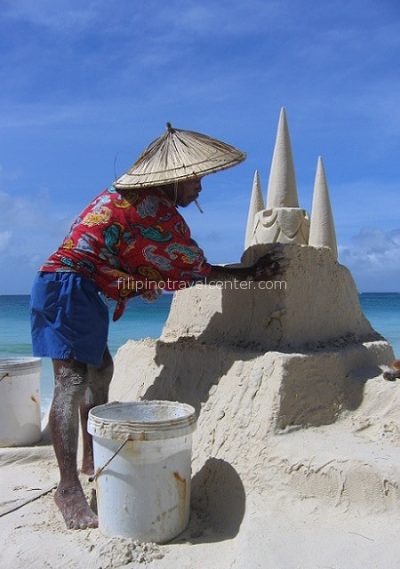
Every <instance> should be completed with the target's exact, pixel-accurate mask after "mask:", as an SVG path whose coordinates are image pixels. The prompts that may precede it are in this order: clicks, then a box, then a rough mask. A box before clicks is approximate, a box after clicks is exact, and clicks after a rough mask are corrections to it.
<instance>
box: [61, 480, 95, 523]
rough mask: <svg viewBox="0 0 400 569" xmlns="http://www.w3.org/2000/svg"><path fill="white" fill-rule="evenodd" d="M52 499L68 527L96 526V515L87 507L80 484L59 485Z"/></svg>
mask: <svg viewBox="0 0 400 569" xmlns="http://www.w3.org/2000/svg"><path fill="white" fill-rule="evenodd" d="M54 500H55V503H56V504H57V506H58V507H59V509H60V512H61V513H62V515H63V517H64V520H65V523H66V526H67V528H68V529H86V528H97V526H98V520H97V516H96V515H95V514H94V513H93V512H92V510H91V509H90V508H89V506H88V504H87V502H86V498H85V495H84V493H83V490H82V487H81V486H80V485H74V486H68V487H66V486H61V485H59V486H58V488H57V490H56V494H55V496H54Z"/></svg>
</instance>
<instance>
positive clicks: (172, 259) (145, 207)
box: [40, 186, 211, 319]
mask: <svg viewBox="0 0 400 569" xmlns="http://www.w3.org/2000/svg"><path fill="white" fill-rule="evenodd" d="M40 270H41V271H45V272H58V271H67V272H78V273H81V274H83V275H85V276H86V277H89V278H90V279H92V280H93V281H94V282H95V283H96V285H97V286H98V288H99V289H100V290H101V291H102V292H103V293H104V294H105V295H106V296H107V297H109V298H112V299H114V300H117V301H118V306H117V309H116V313H115V314H114V319H117V318H119V317H120V316H121V314H122V312H123V308H124V304H125V301H126V299H127V298H129V297H131V296H135V295H137V294H141V293H143V292H145V291H148V290H151V289H152V288H153V289H154V288H156V287H157V283H161V286H162V287H163V288H164V289H166V290H179V289H181V288H184V287H185V286H187V285H189V284H191V283H193V281H196V280H202V279H204V277H206V276H207V274H208V273H209V272H210V270H211V265H209V264H208V263H207V261H206V259H205V257H204V253H203V251H202V250H201V249H200V248H199V247H198V245H197V243H196V242H195V241H194V240H193V239H192V238H191V237H190V230H189V227H188V226H187V224H186V222H185V220H184V219H183V217H182V216H181V215H180V214H179V213H178V211H177V209H176V207H175V206H174V205H173V203H172V202H171V200H170V199H168V197H167V196H166V194H165V193H164V192H163V191H162V190H160V189H153V190H152V189H147V190H129V191H125V192H124V195H122V194H119V193H118V192H117V190H116V189H115V188H114V187H113V186H111V187H109V188H108V189H106V190H104V191H103V192H102V193H101V194H100V195H99V196H97V197H96V198H95V199H94V200H93V201H92V202H91V203H90V204H89V206H88V207H87V208H86V209H85V210H84V211H83V212H82V213H81V215H79V216H78V217H77V219H76V220H75V221H74V222H73V224H72V227H71V229H70V232H69V234H68V235H67V236H66V237H65V239H64V241H63V243H62V245H61V246H60V247H59V248H58V249H57V251H56V252H55V253H53V254H52V255H51V256H50V257H49V259H48V260H47V261H46V263H44V265H42V266H41V267H40ZM159 286H160V285H159Z"/></svg>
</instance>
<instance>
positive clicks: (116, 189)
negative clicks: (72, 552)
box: [31, 125, 280, 529]
mask: <svg viewBox="0 0 400 569" xmlns="http://www.w3.org/2000/svg"><path fill="white" fill-rule="evenodd" d="M182 140H183V143H184V144H183V146H182V148H183V150H182V149H181V150H180V154H179V152H178V154H179V155H178V156H177V155H176V152H177V148H179V143H181V142H182ZM199 141H200V142H199ZM199 144H203V147H201V148H199ZM191 145H192V146H191ZM188 149H189V151H190V152H191V154H190V156H189V157H188V156H187V154H185V153H187V152H188ZM205 149H206V150H208V151H209V152H210V155H211V156H210V158H209V159H207V156H206V155H205V152H206V150H205ZM215 149H217V152H216V150H215ZM198 156H200V157H201V160H198V158H197V157H198ZM160 157H162V162H163V167H162V168H161V167H160ZM193 157H194V158H193ZM243 159H244V155H243V154H242V153H240V152H239V151H237V150H236V149H233V147H230V146H229V145H225V144H224V143H222V142H220V141H215V140H213V139H209V138H208V137H205V135H200V134H199V133H191V132H189V131H177V130H175V129H172V127H171V126H170V125H169V126H168V133H167V134H166V135H164V136H163V137H161V138H160V139H157V140H156V141H155V142H154V143H152V145H150V146H149V147H148V148H147V149H146V151H145V152H144V153H143V154H142V155H141V157H140V158H139V159H138V161H137V162H136V163H135V164H134V166H133V167H132V169H131V170H130V171H129V172H128V173H127V174H125V175H124V176H122V177H121V178H119V180H117V181H116V182H115V183H114V185H112V186H110V187H109V188H108V189H106V190H105V191H103V192H102V193H101V194H100V195H99V196H97V198H95V200H94V201H92V202H91V203H90V204H89V206H88V207H87V208H86V209H85V210H84V211H83V212H82V213H81V215H80V216H78V218H77V219H76V220H75V221H74V223H73V224H72V227H71V230H70V232H69V234H68V235H67V237H66V238H65V239H64V241H63V243H62V245H61V246H60V247H59V249H58V250H57V251H56V252H55V253H53V254H52V255H51V256H50V257H49V259H48V260H47V262H46V263H45V264H44V265H42V267H41V268H40V272H39V274H38V276H37V278H36V280H35V283H34V285H33V289H32V296H31V310H32V315H31V316H32V344H33V353H34V355H35V356H40V357H50V358H51V359H52V361H53V369H54V377H55V389H54V397H53V402H52V406H51V410H50V418H49V423H50V430H51V434H52V441H53V445H54V450H55V454H56V457H57V462H58V466H59V470H60V482H59V485H58V488H57V491H56V495H55V501H56V504H57V506H58V507H59V509H60V511H61V513H62V515H63V517H64V520H65V522H66V525H67V527H68V528H74V529H84V528H87V527H97V517H96V516H95V514H94V513H93V512H92V510H91V509H90V508H89V505H88V504H87V502H86V499H85V496H84V493H83V490H82V486H81V484H80V481H79V477H78V469H77V444H78V428H79V414H80V418H81V426H82V434H83V460H82V467H81V472H82V473H84V474H88V475H90V474H92V473H93V468H94V465H93V451H92V441H91V436H90V435H89V434H88V433H87V430H86V427H87V420H88V413H89V410H90V409H91V408H92V407H93V406H96V405H101V404H104V403H106V402H107V397H108V388H109V384H110V381H111V378H112V374H113V362H112V358H111V355H110V352H109V350H108V348H107V335H108V309H107V306H106V304H105V303H104V301H103V299H102V298H101V296H100V294H104V295H105V296H106V297H108V298H111V299H114V300H116V301H117V307H116V310H115V313H114V320H116V319H118V318H119V317H120V316H121V315H122V313H123V310H124V306H125V302H126V300H127V299H128V298H129V297H132V296H135V295H137V294H144V295H148V294H151V293H152V291H156V290H157V283H159V285H160V286H161V284H162V285H163V287H165V286H166V287H167V288H169V289H171V290H174V289H179V288H182V283H183V285H185V283H186V284H188V285H190V284H191V283H193V282H198V281H200V282H205V283H206V282H210V281H213V280H218V281H222V280H230V279H233V278H235V279H240V280H243V279H248V278H253V279H259V278H263V277H264V278H266V277H271V276H273V275H275V274H277V272H278V271H279V270H280V265H279V253H277V252H276V251H273V250H272V251H271V252H270V253H269V254H267V255H266V256H264V257H263V258H262V259H260V261H258V263H257V264H256V265H254V266H252V267H249V268H236V269H231V268H227V267H217V266H212V265H210V264H209V263H207V261H206V259H205V257H204V254H203V251H202V250H201V249H200V248H199V247H198V246H197V244H196V242H195V241H193V240H192V239H191V236H190V231H189V228H188V226H187V225H186V223H185V221H184V219H183V218H182V216H181V215H180V214H179V213H178V210H177V207H187V206H188V205H189V204H191V203H192V202H194V201H196V200H197V197H198V195H199V193H200V191H201V176H202V175H204V174H206V173H210V172H212V171H216V170H218V169H223V168H226V167H229V166H232V165H234V164H235V163H238V162H239V161H241V160H243ZM170 163H172V164H173V167H171V164H170ZM199 164H200V165H199ZM182 170H184V172H183V174H182ZM138 171H139V174H138ZM143 172H144V173H143ZM142 175H143V177H144V181H143V179H142V180H141V181H139V182H138V181H137V180H135V179H133V178H135V176H139V177H140V176H142Z"/></svg>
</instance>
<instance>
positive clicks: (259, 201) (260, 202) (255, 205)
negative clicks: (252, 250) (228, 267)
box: [244, 170, 264, 249]
mask: <svg viewBox="0 0 400 569" xmlns="http://www.w3.org/2000/svg"><path fill="white" fill-rule="evenodd" d="M262 209H264V199H263V196H262V192H261V182H260V175H259V173H258V170H256V171H255V172H254V178H253V189H252V191H251V198H250V205H249V213H248V216H247V226H246V237H245V241H244V248H245V249H247V247H249V246H250V242H251V240H252V238H253V233H254V218H255V216H256V214H257V213H258V212H259V211H261V210H262Z"/></svg>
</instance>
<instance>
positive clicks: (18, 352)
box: [0, 293, 400, 411]
mask: <svg viewBox="0 0 400 569" xmlns="http://www.w3.org/2000/svg"><path fill="white" fill-rule="evenodd" d="M171 299H172V295H163V296H162V297H161V298H160V299H159V300H158V301H157V302H155V303H153V304H151V303H146V302H143V301H142V300H141V299H140V298H135V299H132V300H131V301H130V302H129V303H128V306H127V309H126V311H125V314H124V315H123V317H122V318H121V319H120V320H119V321H118V322H113V323H111V325H110V336H109V347H110V350H111V353H112V354H115V353H116V351H117V350H118V348H119V347H120V346H122V345H123V344H124V343H125V342H126V341H127V340H129V339H135V340H138V339H140V338H146V337H150V338H158V336H159V335H160V333H161V330H162V327H163V325H164V322H165V320H166V318H167V316H168V312H169V308H170V305H171ZM360 302H361V306H362V308H363V310H364V312H365V314H366V316H367V318H368V319H369V321H370V322H371V324H372V326H373V327H374V328H375V329H376V330H377V331H378V332H380V333H381V334H382V336H384V337H385V338H386V339H387V340H388V341H389V342H390V343H391V344H392V345H393V348H394V351H395V353H397V354H399V355H400V294H398V293H390V294H389V293H363V294H361V295H360ZM110 308H111V307H110ZM30 355H31V337H30V322H29V296H28V295H14V296H0V358H8V357H12V356H14V357H15V356H30ZM52 389H53V376H52V370H51V363H50V361H49V360H46V359H44V361H43V370H42V378H41V400H42V410H43V411H45V410H46V409H47V407H48V405H49V404H50V401H51V397H52Z"/></svg>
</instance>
